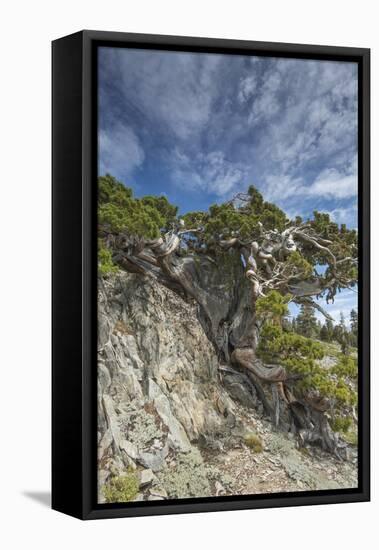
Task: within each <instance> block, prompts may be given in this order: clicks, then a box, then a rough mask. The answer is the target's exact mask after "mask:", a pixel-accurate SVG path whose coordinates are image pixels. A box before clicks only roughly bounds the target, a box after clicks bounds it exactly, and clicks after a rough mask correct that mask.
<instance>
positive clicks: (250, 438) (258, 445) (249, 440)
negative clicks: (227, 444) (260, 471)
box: [243, 433, 263, 453]
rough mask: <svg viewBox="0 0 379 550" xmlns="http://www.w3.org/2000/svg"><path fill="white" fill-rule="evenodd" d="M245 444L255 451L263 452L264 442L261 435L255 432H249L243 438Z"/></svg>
mask: <svg viewBox="0 0 379 550" xmlns="http://www.w3.org/2000/svg"><path fill="white" fill-rule="evenodd" d="M243 440H244V442H245V445H247V446H248V447H250V449H251V450H252V451H254V452H255V453H261V452H262V451H263V444H262V440H261V438H260V437H258V436H257V435H256V434H253V433H247V434H245V435H244V438H243Z"/></svg>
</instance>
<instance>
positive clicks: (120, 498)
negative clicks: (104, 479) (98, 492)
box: [103, 470, 139, 502]
mask: <svg viewBox="0 0 379 550" xmlns="http://www.w3.org/2000/svg"><path fill="white" fill-rule="evenodd" d="M138 489H139V482H138V478H137V475H136V474H135V473H134V472H133V471H132V470H128V472H127V473H126V474H124V475H121V476H117V477H113V478H112V479H111V480H110V481H109V482H108V483H107V484H106V485H105V487H104V489H103V494H104V497H105V500H106V502H128V501H129V500H134V499H135V497H136V496H137V494H138Z"/></svg>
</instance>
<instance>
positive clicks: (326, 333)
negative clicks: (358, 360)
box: [320, 319, 334, 342]
mask: <svg viewBox="0 0 379 550" xmlns="http://www.w3.org/2000/svg"><path fill="white" fill-rule="evenodd" d="M333 330H334V327H333V321H331V320H330V319H326V321H325V323H324V324H323V325H322V327H321V330H320V338H321V340H322V341H323V342H331V341H332V340H333Z"/></svg>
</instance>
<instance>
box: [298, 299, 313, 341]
mask: <svg viewBox="0 0 379 550" xmlns="http://www.w3.org/2000/svg"><path fill="white" fill-rule="evenodd" d="M296 326H297V332H298V333H299V334H301V335H302V336H306V337H307V338H315V337H316V336H318V325H317V319H316V316H315V313H314V309H313V307H312V306H309V305H302V306H301V308H300V313H299V315H298V316H297V319H296Z"/></svg>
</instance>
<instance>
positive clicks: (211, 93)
mask: <svg viewBox="0 0 379 550" xmlns="http://www.w3.org/2000/svg"><path fill="white" fill-rule="evenodd" d="M106 53H107V52H105V54H106ZM104 59H105V58H104ZM110 59H111V62H113V65H114V66H113V70H114V71H115V72H116V73H118V75H120V74H121V76H122V80H121V82H122V85H121V86H120V88H119V90H118V91H119V93H120V94H122V95H123V96H124V98H125V102H126V103H127V104H128V105H129V106H130V107H131V108H133V109H138V111H141V112H142V113H143V116H144V117H146V118H147V119H149V120H150V122H151V123H152V124H153V126H154V129H155V131H156V130H157V129H159V131H163V132H165V131H169V132H171V133H172V134H173V135H174V136H176V137H177V138H180V139H188V138H190V137H191V136H193V135H196V134H198V133H199V132H201V131H202V130H204V128H205V127H206V125H207V124H208V121H209V118H210V115H211V108H212V102H213V99H214V97H215V94H216V93H217V92H218V88H217V81H216V76H217V69H218V65H219V63H220V61H221V59H222V58H221V56H219V55H198V54H192V53H173V52H162V51H158V52H155V51H153V50H151V51H149V52H148V53H146V51H143V50H133V51H131V52H128V51H127V50H121V51H116V50H114V51H113V53H112V57H111V58H110Z"/></svg>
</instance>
